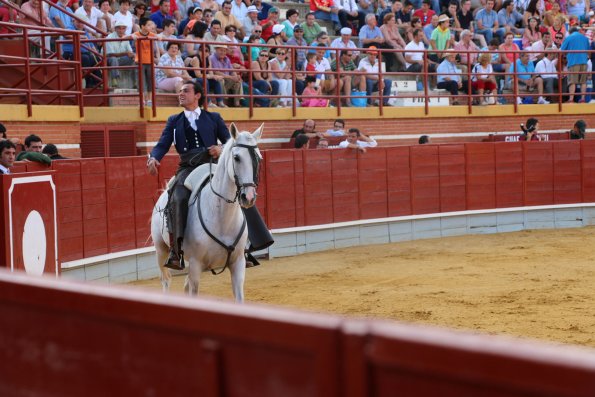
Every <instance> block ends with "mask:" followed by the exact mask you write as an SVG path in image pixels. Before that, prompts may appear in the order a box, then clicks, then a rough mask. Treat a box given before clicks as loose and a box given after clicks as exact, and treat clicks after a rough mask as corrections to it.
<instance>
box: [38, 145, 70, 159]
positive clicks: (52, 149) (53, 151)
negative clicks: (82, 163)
mask: <svg viewBox="0 0 595 397" xmlns="http://www.w3.org/2000/svg"><path fill="white" fill-rule="evenodd" d="M41 153H43V154H45V155H46V156H48V157H49V158H50V159H51V160H52V161H53V160H67V158H66V157H64V156H62V155H60V153H58V148H57V147H56V145H54V144H53V143H48V144H46V145H45V146H44V147H43V150H42V151H41Z"/></svg>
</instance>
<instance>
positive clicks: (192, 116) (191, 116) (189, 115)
mask: <svg viewBox="0 0 595 397" xmlns="http://www.w3.org/2000/svg"><path fill="white" fill-rule="evenodd" d="M200 112H201V110H200V108H199V107H198V108H196V109H194V110H184V116H186V119H187V120H188V122H189V123H190V127H192V129H193V130H194V131H196V129H197V127H196V121H197V120H198V118H199V117H200Z"/></svg>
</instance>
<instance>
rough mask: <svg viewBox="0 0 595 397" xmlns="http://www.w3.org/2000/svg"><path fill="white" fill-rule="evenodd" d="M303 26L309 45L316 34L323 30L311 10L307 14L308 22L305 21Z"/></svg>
mask: <svg viewBox="0 0 595 397" xmlns="http://www.w3.org/2000/svg"><path fill="white" fill-rule="evenodd" d="M301 26H302V28H303V29H304V39H305V40H306V42H307V43H308V45H310V43H312V42H313V41H314V39H315V38H316V36H318V34H319V33H320V32H322V29H321V28H320V25H319V24H318V22H316V17H315V16H314V13H313V12H310V13H308V14H307V15H306V23H303V24H302V25H301Z"/></svg>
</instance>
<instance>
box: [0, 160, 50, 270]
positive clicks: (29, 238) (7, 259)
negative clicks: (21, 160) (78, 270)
mask: <svg viewBox="0 0 595 397" xmlns="http://www.w3.org/2000/svg"><path fill="white" fill-rule="evenodd" d="M54 174H55V172H53V171H46V172H31V173H23V174H8V175H2V177H1V178H0V183H1V189H2V195H1V201H2V207H3V208H4V211H2V221H3V222H2V224H3V225H4V227H3V228H2V236H1V238H2V241H3V242H4V243H3V244H2V257H1V258H2V262H3V265H4V266H5V267H7V268H9V269H11V270H22V271H26V272H27V273H29V274H33V275H41V274H43V273H49V274H55V275H58V274H59V273H60V264H59V262H58V244H57V241H56V238H57V234H58V219H57V202H56V186H55V185H54V179H53V177H54Z"/></svg>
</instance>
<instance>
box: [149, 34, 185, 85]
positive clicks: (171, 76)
mask: <svg viewBox="0 0 595 397" xmlns="http://www.w3.org/2000/svg"><path fill="white" fill-rule="evenodd" d="M179 48H180V44H178V43H176V42H173V41H170V42H169V43H167V46H166V50H167V52H166V53H165V54H163V55H162V56H161V58H159V64H158V68H157V72H156V73H155V82H156V83H157V88H159V89H160V90H162V91H165V92H179V91H180V89H181V88H182V86H183V85H184V84H185V83H187V82H189V81H191V80H192V77H190V75H189V74H188V72H187V71H186V70H185V69H184V61H183V60H182V57H181V56H180V51H179ZM165 68H167V69H165ZM170 68H176V69H170Z"/></svg>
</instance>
